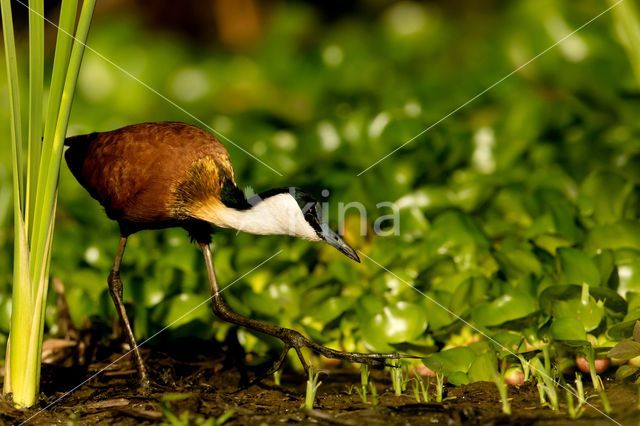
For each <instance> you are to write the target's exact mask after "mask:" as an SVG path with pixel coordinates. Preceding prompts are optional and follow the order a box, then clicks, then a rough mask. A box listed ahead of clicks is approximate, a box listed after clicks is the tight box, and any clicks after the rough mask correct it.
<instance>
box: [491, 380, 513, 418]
mask: <svg viewBox="0 0 640 426" xmlns="http://www.w3.org/2000/svg"><path fill="white" fill-rule="evenodd" d="M493 382H494V383H495V384H496V387H497V388H498V393H499V394H500V401H501V402H502V412H503V413H504V414H507V415H510V414H511V403H510V402H509V388H508V387H507V384H506V383H505V382H504V380H503V379H502V376H501V375H500V374H498V372H497V371H496V372H494V374H493Z"/></svg>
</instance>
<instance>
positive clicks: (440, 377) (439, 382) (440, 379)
mask: <svg viewBox="0 0 640 426" xmlns="http://www.w3.org/2000/svg"><path fill="white" fill-rule="evenodd" d="M443 389H444V374H440V373H436V401H437V402H442V392H443Z"/></svg>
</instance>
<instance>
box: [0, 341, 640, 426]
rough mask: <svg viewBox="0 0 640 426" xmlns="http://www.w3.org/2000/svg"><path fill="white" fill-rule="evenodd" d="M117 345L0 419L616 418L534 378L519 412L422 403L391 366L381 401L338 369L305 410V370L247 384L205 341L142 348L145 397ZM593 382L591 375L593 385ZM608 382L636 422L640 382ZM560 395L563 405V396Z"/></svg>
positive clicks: (486, 395) (451, 396)
mask: <svg viewBox="0 0 640 426" xmlns="http://www.w3.org/2000/svg"><path fill="white" fill-rule="evenodd" d="M111 350H112V352H111V355H107V356H106V359H105V358H103V359H104V360H103V361H102V362H95V363H91V364H90V365H89V368H88V369H87V368H81V367H78V366H69V367H61V366H55V365H50V364H45V365H44V367H43V373H42V375H43V377H42V379H43V385H42V393H43V395H42V398H41V403H40V405H39V406H38V407H37V408H34V409H30V410H24V411H21V410H17V409H14V408H12V406H11V405H10V404H9V403H8V402H6V401H0V420H1V421H2V422H4V423H6V424H20V423H23V422H27V423H29V424H73V423H75V424H82V425H94V424H118V425H137V424H152V423H160V422H164V423H168V422H169V420H170V419H169V417H171V416H172V415H173V416H176V417H178V418H180V417H181V416H182V418H183V419H184V420H185V422H184V424H185V425H186V424H199V422H202V421H203V420H205V419H208V418H219V417H220V416H223V415H224V414H225V413H226V414H227V415H230V418H229V420H227V422H226V423H225V424H230V425H231V424H261V423H263V424H278V423H320V424H352V425H362V424H373V425H401V424H402V425H408V424H430V423H431V424H446V425H457V424H483V425H484V424H505V425H506V424H526V425H529V424H536V425H538V424H539V425H561V424H579V425H596V424H602V425H605V424H615V422H614V421H613V420H610V419H607V418H606V417H604V416H603V415H602V414H600V413H598V412H597V411H596V410H595V409H593V408H591V407H587V409H586V411H585V412H584V414H583V415H582V416H581V417H580V419H579V420H575V421H571V420H569V419H568V416H567V414H566V407H565V405H564V404H562V406H561V410H560V411H558V412H554V411H552V410H550V409H549V408H544V407H540V405H539V400H538V391H537V389H536V387H535V386H533V385H530V384H526V385H523V386H521V387H511V388H510V389H509V397H510V399H511V405H512V412H513V414H512V415H511V416H506V415H504V414H502V411H501V404H500V398H499V396H498V393H497V390H496V388H495V386H494V385H493V384H491V383H474V384H471V385H468V386H460V387H452V386H447V387H446V389H445V400H444V401H443V402H442V403H435V402H431V403H417V402H416V400H415V399H414V398H413V396H412V392H411V391H410V389H407V391H406V395H403V396H400V397H397V396H395V395H394V394H393V391H392V390H391V382H390V379H389V374H388V373H386V372H384V371H373V372H372V375H371V376H372V380H373V381H374V382H375V384H376V388H377V392H378V404H377V405H372V404H371V403H363V402H362V401H361V400H360V398H359V396H358V395H357V393H356V392H355V391H353V392H350V391H349V389H350V388H351V387H352V386H354V385H359V383H360V375H359V372H358V371H357V370H355V369H354V368H351V369H346V368H342V369H338V368H335V369H331V370H330V371H328V372H327V373H326V374H323V375H322V376H321V380H322V382H323V383H322V385H321V386H320V389H319V391H318V398H317V400H316V408H315V409H314V410H313V411H305V410H303V409H301V408H300V406H301V404H302V403H303V402H304V393H305V377H303V375H302V374H299V373H295V372H287V373H285V374H284V375H283V377H282V381H281V386H274V385H273V379H272V378H267V379H265V380H264V383H263V384H261V385H253V386H250V387H249V388H248V389H242V388H241V386H240V383H241V379H242V374H241V368H239V367H238V366H237V365H235V366H234V365H233V364H237V363H230V362H229V359H233V356H232V355H228V356H227V357H226V358H225V357H223V356H222V355H221V353H222V352H220V351H216V352H211V348H210V347H209V349H208V350H206V349H204V350H203V345H202V344H201V343H193V342H184V343H181V344H174V345H173V349H171V350H167V349H165V350H164V351H161V350H159V349H154V350H153V351H151V350H146V351H144V356H145V358H146V362H147V365H148V367H149V370H150V373H151V376H152V378H153V380H154V382H155V383H156V384H155V385H154V390H153V391H152V393H151V394H150V395H148V396H145V395H143V394H142V393H141V392H140V391H139V389H138V388H137V386H136V373H135V370H134V369H133V368H132V367H133V365H132V364H131V362H130V359H129V357H127V358H125V359H123V360H120V361H119V362H117V363H116V364H114V365H111V366H108V365H109V364H110V363H111V362H113V361H114V360H116V359H118V357H119V356H120V354H119V353H114V352H113V348H111ZM207 352H208V353H207ZM216 353H217V356H216ZM98 355H100V354H98ZM103 355H104V351H103ZM97 358H98V359H99V357H97ZM225 360H226V362H225ZM107 366H108V367H107ZM105 368H106V370H105V371H103V372H101V373H99V374H97V375H96V376H95V377H94V378H92V379H91V380H89V381H88V382H87V383H84V384H83V385H81V386H79V387H78V388H77V389H74V387H76V386H77V385H78V384H80V383H82V382H83V381H85V380H86V379H88V378H89V377H91V376H92V375H94V374H96V373H97V372H98V371H101V370H103V369H105ZM588 381H589V380H588V377H585V384H586V383H588ZM606 388H607V394H608V397H609V400H610V402H611V406H612V414H611V417H612V419H615V421H616V422H619V424H623V425H637V424H638V419H640V413H639V412H638V410H636V409H635V407H636V388H635V387H634V386H632V385H625V384H620V383H617V382H614V381H613V380H607V381H606ZM72 389H74V390H73V391H72V392H70V393H66V392H67V391H69V390H72ZM432 391H433V387H432ZM587 394H588V395H594V396H592V397H591V398H590V399H589V403H590V404H593V405H594V406H595V407H597V408H598V409H601V408H602V407H601V404H600V400H599V398H598V397H597V396H595V394H594V392H593V391H591V390H587ZM560 399H561V401H562V402H563V403H564V394H562V395H561V397H560ZM167 413H168V414H167ZM231 413H232V414H231ZM187 419H188V420H187ZM208 424H213V423H208Z"/></svg>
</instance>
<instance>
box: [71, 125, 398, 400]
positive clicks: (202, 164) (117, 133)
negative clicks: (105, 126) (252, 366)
mask: <svg viewBox="0 0 640 426" xmlns="http://www.w3.org/2000/svg"><path fill="white" fill-rule="evenodd" d="M65 144H66V145H68V146H69V148H68V149H67V151H66V153H65V158H66V160H67V164H68V165H69V169H71V172H72V173H73V175H74V176H75V177H76V179H78V181H79V182H80V184H81V185H82V186H83V187H84V188H85V189H86V190H87V191H89V193H90V194H91V196H92V197H93V198H95V199H96V200H98V201H99V202H100V204H102V206H103V207H104V208H105V211H106V213H107V216H108V217H109V218H111V219H113V220H115V221H117V222H118V224H119V226H120V244H119V246H118V249H117V252H116V257H115V262H114V264H113V268H112V270H111V273H110V274H109V278H108V284H109V291H110V293H111V297H112V298H113V301H114V303H115V305H116V310H117V311H118V315H119V317H120V321H121V323H122V326H123V328H124V330H125V333H126V335H127V339H128V341H129V344H130V345H131V348H132V349H133V351H134V356H135V361H136V364H137V367H138V371H139V373H140V379H141V384H142V385H143V386H144V387H148V386H149V378H148V376H147V373H146V369H145V366H144V363H143V361H142V357H141V356H140V352H139V350H138V346H137V344H136V341H135V338H134V336H133V332H132V330H131V326H130V324H129V320H128V318H127V314H126V311H125V307H124V304H123V301H122V281H121V280H120V264H121V262H122V256H123V254H124V250H125V246H126V243H127V238H128V237H129V236H130V235H131V234H133V233H135V232H137V231H141V230H145V229H160V228H167V227H182V228H184V229H186V230H187V232H188V233H189V234H190V236H191V238H192V239H193V240H195V241H196V242H197V243H198V245H199V246H200V248H201V250H202V253H203V255H204V260H205V263H206V267H207V274H208V277H209V285H210V289H211V292H212V305H213V312H214V314H215V315H217V316H218V317H219V318H220V319H222V320H225V321H228V322H231V323H234V324H237V325H240V326H244V327H248V328H251V329H253V330H256V331H258V332H262V333H265V334H268V335H271V336H275V337H277V338H279V339H280V340H282V341H283V343H284V350H283V352H282V355H281V356H280V358H279V359H278V361H277V362H276V363H274V365H273V366H272V368H271V369H270V370H269V371H268V372H267V373H266V374H265V376H266V375H267V374H271V373H272V372H274V371H276V370H278V369H280V368H281V367H282V364H283V362H284V360H285V355H286V354H287V352H288V351H289V349H291V348H293V349H294V350H295V351H296V353H297V355H298V357H299V358H300V361H301V362H302V365H303V366H304V368H305V370H307V364H306V362H305V360H304V358H303V355H302V352H301V348H302V347H308V348H310V349H311V350H313V351H315V352H317V353H319V354H322V355H324V356H326V357H329V358H338V359H345V360H348V361H350V362H360V363H367V364H375V365H380V364H384V360H385V359H390V358H399V357H400V355H398V354H364V353H351V352H342V351H336V350H333V349H329V348H326V347H324V346H320V345H318V344H316V343H313V342H311V341H310V340H308V339H307V338H306V337H304V336H303V335H302V334H300V333H299V332H297V331H295V330H291V329H287V328H281V327H276V326H274V325H271V324H267V323H263V322H260V321H256V320H253V319H251V318H247V317H244V316H242V315H239V314H237V313H235V312H233V311H232V310H231V309H230V308H229V307H228V306H227V305H226V304H225V302H224V300H223V298H222V296H221V295H220V292H219V287H218V282H217V279H216V274H215V270H214V267H213V261H212V256H211V250H210V248H209V245H210V243H211V233H212V230H213V228H214V227H220V228H235V229H238V230H240V231H244V232H249V233H253V234H262V235H266V234H283V235H290V236H294V237H298V238H304V239H307V240H311V241H326V242H327V243H329V244H331V245H332V246H334V247H336V248H337V249H338V250H340V251H341V252H342V253H344V254H345V255H347V256H348V257H350V258H351V259H353V260H355V261H357V262H359V261H360V260H359V259H358V255H357V254H356V252H355V251H354V250H353V249H352V248H351V247H349V246H348V245H347V244H346V243H345V242H344V241H343V240H342V238H340V236H339V235H338V234H336V233H335V232H333V231H332V230H331V229H330V228H329V227H328V225H327V223H326V222H325V221H324V220H323V218H322V216H321V209H320V206H319V204H318V203H317V202H316V201H315V200H314V199H313V198H312V197H310V196H309V195H307V194H305V193H304V192H302V191H299V190H290V189H288V188H287V189H275V190H270V191H266V192H263V193H261V194H259V196H258V197H255V198H252V199H250V200H247V199H246V198H245V196H244V194H243V192H242V191H241V190H240V189H238V187H237V186H236V184H235V180H234V173H233V168H232V166H231V161H230V160H229V154H228V153H227V150H226V149H225V148H224V146H223V145H222V144H221V143H220V142H219V141H218V140H217V139H216V138H215V137H214V136H213V135H211V134H209V133H207V132H205V131H203V130H201V129H199V128H197V127H194V126H190V125H187V124H183V123H144V124H136V125H132V126H127V127H123V128H121V129H117V130H113V131H110V132H104V133H91V134H88V135H81V136H73V137H70V138H67V140H66V141H65Z"/></svg>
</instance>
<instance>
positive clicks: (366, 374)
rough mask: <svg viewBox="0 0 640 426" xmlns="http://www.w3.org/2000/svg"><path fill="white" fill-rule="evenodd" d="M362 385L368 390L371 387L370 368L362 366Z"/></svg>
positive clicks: (365, 365)
mask: <svg viewBox="0 0 640 426" xmlns="http://www.w3.org/2000/svg"><path fill="white" fill-rule="evenodd" d="M360 385H361V386H362V387H363V388H366V387H367V386H368V385H369V366H368V365H367V364H360Z"/></svg>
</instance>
